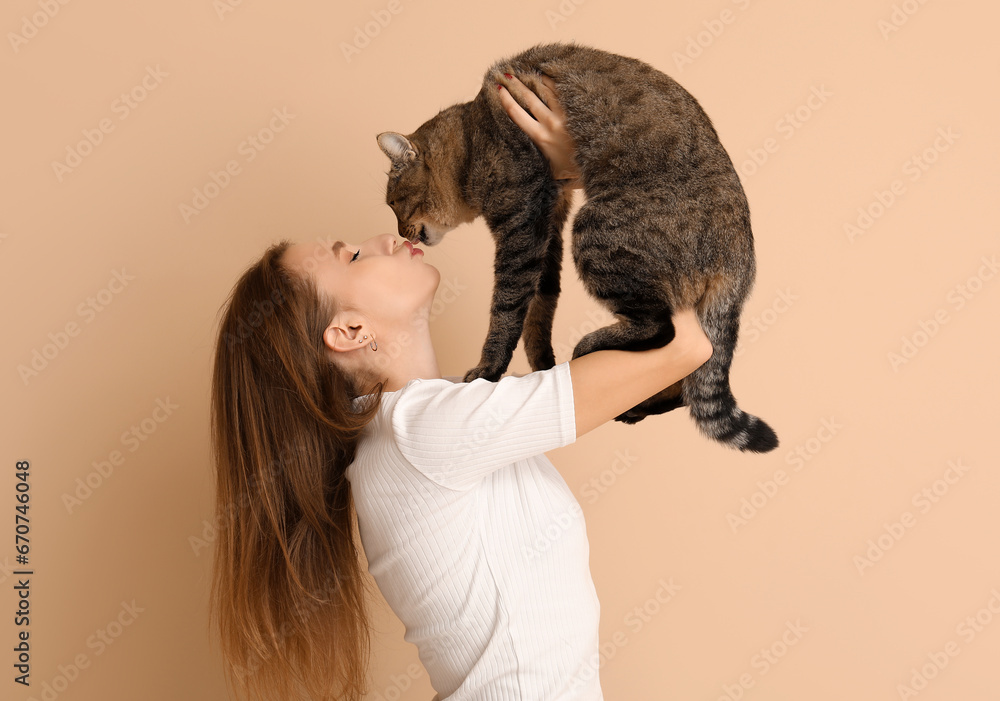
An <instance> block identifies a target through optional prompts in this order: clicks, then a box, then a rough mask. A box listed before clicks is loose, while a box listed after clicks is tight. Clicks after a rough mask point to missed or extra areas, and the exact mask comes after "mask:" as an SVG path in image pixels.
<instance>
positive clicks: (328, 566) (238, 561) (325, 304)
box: [211, 78, 712, 701]
mask: <svg viewBox="0 0 1000 701" xmlns="http://www.w3.org/2000/svg"><path fill="white" fill-rule="evenodd" d="M510 86H511V89H512V90H514V91H515V92H517V93H518V99H519V100H520V102H522V103H524V104H526V105H527V106H528V109H530V111H531V115H529V114H528V112H526V111H525V110H524V109H522V108H521V107H520V106H519V104H518V102H517V101H515V100H514V99H513V98H512V96H511V95H510V94H509V93H508V92H507V90H506V89H504V90H502V91H501V99H502V100H503V103H504V105H505V108H506V109H507V112H508V114H509V115H510V116H511V118H512V119H513V120H514V121H515V122H516V123H517V124H518V125H519V126H520V127H521V128H522V129H523V130H524V131H525V132H526V133H528V135H529V136H531V138H532V139H533V140H534V141H535V143H536V144H537V145H538V146H539V148H540V149H541V150H542V152H543V153H544V154H545V155H546V157H547V158H548V160H549V163H550V166H551V167H552V171H553V175H554V176H555V177H556V178H557V179H564V180H567V184H568V186H573V185H574V184H575V181H574V178H575V175H576V173H575V169H574V167H573V160H572V154H573V144H572V142H571V141H570V140H569V138H568V135H567V134H566V132H565V129H564V128H563V124H564V121H563V115H562V112H561V109H560V108H559V104H558V101H557V100H556V98H555V94H554V92H553V90H554V85H553V84H552V83H551V81H546V83H545V85H544V86H542V87H539V93H540V95H541V97H542V98H544V100H545V102H543V101H542V99H540V98H539V96H537V95H535V93H533V92H532V91H530V90H528V89H527V87H526V86H525V85H524V84H523V83H521V82H520V81H518V80H517V79H516V78H514V79H511V80H510ZM546 102H547V104H545V103H546ZM532 115H533V116H532ZM439 279H440V274H439V273H438V271H437V270H436V269H435V268H434V267H433V266H431V265H429V264H428V263H426V262H425V261H424V258H423V252H422V251H420V250H419V249H417V248H414V247H413V246H412V245H411V244H410V243H409V242H406V241H403V242H399V241H398V240H397V239H396V237H394V236H393V235H390V234H386V235H382V236H376V237H374V238H370V239H368V240H367V241H364V242H363V243H361V244H360V245H351V244H349V243H344V242H342V241H337V242H335V243H333V244H332V245H328V243H318V242H312V241H307V242H300V243H295V244H294V245H293V244H291V243H290V242H289V241H281V242H280V243H278V244H275V245H273V246H271V247H270V248H268V249H267V251H266V252H265V253H264V255H263V257H262V258H261V259H260V261H259V262H257V263H256V264H254V265H253V266H251V267H250V268H249V269H248V270H247V271H246V272H245V273H244V274H243V275H242V277H241V278H240V279H239V281H238V282H237V284H236V286H235V287H234V289H233V291H232V293H231V295H230V298H229V299H228V300H227V304H226V306H225V310H224V316H223V319H222V322H221V325H220V329H219V339H218V343H217V346H216V355H215V361H214V376H213V382H212V406H211V410H212V447H213V459H214V462H215V467H216V479H217V507H216V508H217V521H216V527H217V533H218V538H217V547H216V551H215V561H214V563H213V564H214V571H213V582H212V600H211V613H212V615H213V619H212V620H213V621H215V622H216V623H217V624H218V627H219V634H220V639H221V642H222V651H223V654H224V656H225V660H226V673H227V679H228V680H229V681H230V683H232V684H233V686H234V688H236V689H237V690H238V692H239V693H240V695H241V696H249V697H250V698H280V699H291V698H299V697H301V694H302V693H306V694H308V696H309V698H312V699H327V698H342V699H350V700H351V701H358V700H360V699H361V698H362V697H363V693H364V691H365V685H366V672H367V663H368V653H369V642H370V637H369V636H370V628H369V619H368V611H369V608H368V604H369V601H368V599H367V597H368V595H370V594H371V592H370V591H368V590H367V589H366V581H367V580H366V576H365V573H364V571H363V565H362V563H361V560H360V553H359V552H358V551H357V549H356V547H355V539H354V527H353V520H352V519H353V518H354V517H355V515H356V518H357V523H358V531H359V536H360V540H361V544H362V547H363V549H364V553H365V555H366V558H367V561H368V571H369V572H370V573H371V575H372V577H373V578H374V580H375V582H376V584H377V585H378V588H379V590H380V591H381V593H382V595H383V596H384V597H385V599H386V601H387V602H388V603H389V605H390V606H391V607H392V610H393V611H394V612H395V613H396V615H397V616H399V618H400V620H401V621H402V622H403V623H404V625H405V626H406V634H405V639H406V640H407V641H409V642H412V643H414V644H415V645H416V646H417V649H418V652H419V656H420V660H421V662H422V663H423V665H424V667H425V668H426V670H427V672H428V674H429V675H430V682H431V684H432V686H433V687H434V688H435V689H436V690H437V692H438V696H436V697H435V698H441V699H449V700H451V701H473V700H474V701H486V700H490V701H513V700H515V699H518V700H528V699H531V700H538V701H553V700H555V699H559V700H560V701H570V700H571V699H572V700H587V701H594V700H597V699H602V698H603V696H602V693H601V686H600V682H599V677H598V669H597V667H598V665H599V658H598V621H599V612H600V605H599V602H598V599H597V595H596V591H595V588H594V583H593V580H592V578H591V574H590V568H589V545H588V540H587V535H586V528H585V524H584V520H583V516H582V513H581V509H580V506H579V503H578V502H577V501H576V499H575V498H574V496H573V493H572V492H571V491H570V489H569V487H568V486H567V484H566V482H565V481H564V480H563V478H562V477H561V476H560V473H559V472H558V471H557V470H556V469H555V468H554V467H553V465H552V463H551V462H549V461H548V459H547V458H546V457H545V456H544V451H546V450H550V449H553V448H557V447H560V446H564V445H567V444H568V443H572V442H573V441H575V440H576V439H577V438H579V437H580V436H582V435H583V434H585V433H587V432H588V431H590V430H592V429H594V428H596V427H597V426H599V425H601V424H602V423H604V422H606V421H608V420H610V419H612V418H614V417H615V416H617V415H618V414H620V413H621V412H623V411H625V410H626V409H628V408H630V407H632V406H634V405H635V404H638V403H639V402H640V401H642V400H643V399H646V398H647V397H650V396H652V395H653V394H656V393H657V392H658V391H660V390H661V389H663V388H664V387H667V386H668V385H670V384H673V383H674V382H676V381H678V380H680V379H681V378H683V377H685V376H686V375H688V374H689V373H691V372H692V371H694V370H695V369H696V368H697V367H699V366H700V365H701V364H702V363H704V362H705V361H706V360H707V359H708V358H709V357H710V356H711V354H712V347H711V344H710V342H709V340H708V338H707V337H706V336H705V334H704V333H703V332H702V330H701V327H700V325H699V323H698V320H697V317H696V316H695V314H694V312H693V310H682V311H678V312H677V313H676V314H675V315H674V317H673V320H674V324H675V326H676V337H675V338H674V340H673V341H671V342H670V343H669V344H667V345H666V346H664V347H662V348H658V349H654V350H647V351H637V352H630V351H618V350H607V351H598V352H595V353H591V354H589V355H585V356H583V357H580V358H577V359H575V360H572V361H567V362H563V363H561V364H559V365H556V366H555V367H553V368H550V369H549V370H544V371H539V372H532V373H529V374H527V375H524V376H522V377H515V376H508V377H505V378H503V379H501V380H500V381H499V382H488V381H486V380H482V379H479V380H476V381H474V382H470V383H461V382H458V383H456V382H452V381H450V380H449V379H445V378H442V377H441V373H440V370H439V368H438V364H437V359H436V357H435V353H434V347H433V345H432V343H431V334H430V332H429V329H428V324H427V322H428V317H429V310H430V306H431V302H432V300H433V298H434V293H435V290H436V289H437V285H438V281H439ZM397 676H398V675H397ZM408 684H409V677H407V685H408ZM381 691H382V695H381V696H378V697H377V698H383V697H385V698H398V694H399V692H401V691H402V689H397V690H396V692H397V693H396V694H391V693H390V690H381Z"/></svg>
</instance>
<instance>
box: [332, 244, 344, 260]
mask: <svg viewBox="0 0 1000 701" xmlns="http://www.w3.org/2000/svg"><path fill="white" fill-rule="evenodd" d="M345 245H346V244H345V243H344V242H343V241H336V242H334V244H333V255H335V256H339V255H340V249H341V248H343V247H344V246H345Z"/></svg>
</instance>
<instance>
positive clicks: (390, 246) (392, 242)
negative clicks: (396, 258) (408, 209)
mask: <svg viewBox="0 0 1000 701" xmlns="http://www.w3.org/2000/svg"><path fill="white" fill-rule="evenodd" d="M376 238H378V239H379V244H380V245H379V249H380V250H382V251H383V252H385V253H387V254H390V253H392V252H393V251H395V250H396V235H395V234H382V235H380V236H378V237H376Z"/></svg>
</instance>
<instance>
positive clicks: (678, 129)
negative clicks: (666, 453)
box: [378, 43, 778, 452]
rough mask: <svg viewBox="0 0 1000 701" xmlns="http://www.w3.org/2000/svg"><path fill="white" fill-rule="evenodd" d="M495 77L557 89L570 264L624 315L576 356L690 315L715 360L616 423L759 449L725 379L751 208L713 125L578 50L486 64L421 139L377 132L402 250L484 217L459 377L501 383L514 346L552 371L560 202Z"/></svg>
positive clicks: (601, 56) (665, 89) (664, 81)
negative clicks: (476, 343)
mask: <svg viewBox="0 0 1000 701" xmlns="http://www.w3.org/2000/svg"><path fill="white" fill-rule="evenodd" d="M504 72H508V73H513V74H516V75H518V76H519V77H520V78H521V79H522V80H523V81H524V82H526V83H528V84H529V86H530V87H532V88H535V89H536V92H537V84H533V83H534V81H533V79H532V77H531V74H532V73H544V74H547V75H549V76H551V77H552V78H553V79H554V81H555V84H556V92H557V95H558V99H559V102H560V104H561V105H562V106H563V108H564V109H565V112H566V130H567V131H568V132H569V134H570V135H571V136H572V137H573V138H574V140H575V141H576V144H577V151H576V154H575V158H576V162H577V164H578V166H579V169H580V175H581V180H582V183H583V189H584V194H585V196H586V202H585V203H584V204H583V205H582V206H581V207H580V209H579V211H578V213H577V215H576V217H575V218H574V220H573V225H572V253H573V260H574V262H575V264H576V268H577V271H578V273H579V275H580V278H581V280H582V282H583V284H584V286H585V287H586V289H587V290H588V291H589V292H590V293H591V294H592V295H593V296H594V297H596V298H597V299H598V300H600V301H601V302H602V303H603V304H604V305H605V306H607V307H608V309H610V311H611V312H613V313H614V314H615V315H616V317H617V318H618V320H619V321H618V322H616V323H615V324H612V325H611V326H608V327H605V328H602V329H598V330H597V331H594V332H593V333H590V334H588V335H587V336H585V337H584V338H583V339H582V340H581V341H580V342H579V344H578V345H577V347H576V348H575V349H574V353H573V357H578V356H580V355H583V354H585V353H590V352H592V351H595V350H599V349H604V348H624V349H631V350H641V349H645V348H654V347H658V346H662V345H664V344H666V343H668V342H669V341H670V340H671V339H672V338H673V336H674V328H673V325H672V323H671V321H670V316H671V314H672V312H673V311H674V310H679V309H687V308H691V307H693V308H695V310H696V311H697V314H698V317H699V319H700V322H701V325H702V327H703V328H704V329H705V332H706V334H707V335H708V336H709V338H710V339H711V341H712V346H713V348H714V352H713V355H712V357H711V359H710V360H709V361H708V362H706V363H705V364H704V365H702V366H701V367H700V368H698V370H696V371H695V372H694V373H692V374H691V375H689V376H688V377H686V378H684V380H682V381H681V382H679V383H677V384H675V385H673V386H671V387H669V388H667V389H665V390H664V391H663V392H661V393H660V394H658V395H656V396H655V397H652V398H650V399H649V400H647V401H645V402H643V403H642V404H640V405H638V406H637V407H634V408H633V409H632V410H630V411H629V412H626V413H625V414H623V415H621V416H619V417H618V419H619V420H622V421H626V422H635V421H638V420H640V419H642V418H644V417H645V416H647V415H649V414H655V413H662V412H665V411H669V410H671V409H675V408H677V407H680V406H685V405H686V406H688V407H689V409H690V412H691V416H692V417H693V418H694V420H695V422H696V423H697V425H698V427H699V429H700V430H701V431H702V432H703V433H704V434H705V435H707V436H709V437H711V438H714V439H716V440H718V441H720V442H722V443H724V444H726V445H729V446H731V447H734V448H738V449H740V450H747V451H755V452H766V451H769V450H773V449H774V448H775V447H777V445H778V440H777V437H776V435H775V434H774V431H773V430H772V429H771V428H770V427H769V426H768V425H767V424H766V423H764V422H763V421H761V420H760V419H759V418H757V417H756V416H753V415H750V414H747V413H745V412H743V411H741V410H740V409H739V407H738V406H737V405H736V401H735V399H734V398H733V395H732V393H731V391H730V388H729V369H730V365H731V363H732V358H733V350H734V349H735V346H736V340H737V334H738V331H739V322H740V314H741V312H742V308H743V304H744V301H745V300H746V298H747V296H748V295H749V294H750V291H751V289H752V287H753V283H754V276H755V272H756V269H755V257H754V245H753V235H752V233H751V230H750V211H749V207H748V205H747V200H746V196H745V195H744V192H743V188H742V186H741V184H740V180H739V177H738V175H737V173H736V171H735V169H734V168H733V164H732V161H731V160H730V158H729V156H728V154H727V153H726V151H725V149H724V148H723V147H722V145H721V143H720V142H719V138H718V135H717V134H716V131H715V128H714V127H713V125H712V123H711V121H710V120H709V118H708V116H707V115H706V114H705V112H704V111H703V110H702V108H701V106H700V105H699V104H698V102H697V101H696V100H695V99H694V97H692V96H691V95H690V94H689V93H688V92H687V91H686V90H684V88H682V87H681V86H680V85H679V84H677V83H676V82H675V81H674V80H673V79H672V78H670V77H668V76H667V75H665V74H663V73H661V72H660V71H658V70H656V69H654V68H653V67H651V66H649V65H648V64H646V63H643V62H642V61H639V60H637V59H633V58H628V57H625V56H619V55H616V54H612V53H608V52H606V51H602V50H600V49H595V48H590V47H586V46H581V45H578V44H563V43H555V44H542V45H537V46H534V47H532V48H530V49H528V50H527V51H524V52H522V53H519V54H517V55H515V56H513V57H510V58H507V59H503V60H500V61H498V62H497V63H495V64H494V65H493V66H492V67H491V68H490V69H489V70H488V71H487V72H486V75H485V77H484V80H483V87H482V89H481V90H480V91H479V93H478V94H477V95H476V97H475V99H473V100H472V101H471V102H467V103H463V104H458V105H454V106H452V107H449V108H447V109H444V110H442V111H441V112H440V113H438V114H437V115H436V116H435V117H433V118H432V119H430V120H428V121H427V122H425V123H424V124H422V125H421V126H420V127H419V128H418V129H417V130H416V131H415V132H413V133H412V134H409V135H406V136H404V135H402V134H398V133H395V132H384V133H382V134H379V136H378V142H379V145H380V146H381V148H382V150H383V151H384V152H385V153H386V155H388V156H389V157H390V159H391V162H392V165H391V169H390V172H389V182H388V187H387V191H386V201H387V203H388V204H389V205H390V206H391V207H392V208H393V211H394V212H395V214H396V217H397V219H398V222H399V233H400V234H401V235H402V236H404V237H406V238H408V239H410V240H411V241H414V242H416V241H423V242H426V243H428V244H431V245H433V244H436V243H438V242H439V241H440V239H441V237H442V236H443V235H444V233H446V232H447V231H448V230H450V229H452V228H454V227H456V226H458V225H459V224H461V223H464V222H469V221H472V220H473V219H474V218H475V217H477V216H480V215H481V216H483V217H484V218H485V220H486V223H487V225H488V226H489V229H490V231H491V232H492V234H493V237H494V239H495V241H496V245H497V249H496V256H495V263H494V273H495V281H494V291H493V301H492V308H491V314H490V327H489V332H488V335H487V339H486V343H485V345H484V347H483V352H482V357H481V359H480V362H479V365H478V366H476V367H475V368H473V369H472V370H470V371H469V372H468V373H467V375H466V377H465V379H466V380H467V381H468V380H471V379H474V378H477V377H485V378H488V379H491V380H496V379H498V378H499V377H500V376H501V375H502V374H503V372H504V371H505V370H506V368H507V365H508V364H509V362H510V359H511V356H512V353H513V351H514V348H515V347H516V345H517V341H518V338H519V337H520V336H521V334H522V329H523V334H524V340H525V350H526V352H527V355H528V360H529V362H530V363H531V366H532V368H533V369H535V370H539V369H544V368H548V367H551V366H552V365H553V364H554V362H555V359H554V357H553V353H552V344H551V329H552V319H553V315H554V312H555V307H556V301H557V298H558V296H559V276H560V266H561V262H562V230H563V225H564V223H565V221H566V218H567V215H568V211H569V208H570V191H569V190H567V189H565V188H563V187H561V186H560V184H558V183H557V182H556V181H554V180H553V178H552V175H551V171H550V169H549V164H548V162H547V161H546V160H545V159H544V157H543V156H542V155H541V153H540V152H539V150H538V149H537V147H536V146H535V145H534V143H533V142H532V141H531V139H530V138H529V137H528V136H527V134H525V133H524V132H523V131H522V130H521V129H520V128H519V127H518V126H517V125H516V124H514V122H513V121H512V120H511V119H510V117H509V116H508V115H507V114H506V112H505V111H504V109H503V106H502V105H501V103H500V99H499V96H498V94H497V88H496V85H497V83H505V82H507V81H506V79H505V78H504V76H503V74H504Z"/></svg>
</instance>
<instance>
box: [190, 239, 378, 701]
mask: <svg viewBox="0 0 1000 701" xmlns="http://www.w3.org/2000/svg"><path fill="white" fill-rule="evenodd" d="M290 243H291V242H290V241H287V240H282V241H280V242H278V243H276V244H274V245H272V246H271V247H269V248H268V249H267V250H266V251H265V253H264V255H263V256H262V257H261V258H260V260H259V261H257V262H256V263H254V264H253V265H251V266H250V267H249V268H248V269H247V270H246V271H245V272H244V273H243V274H242V276H241V277H240V278H239V280H238V281H237V283H236V285H235V287H234V288H233V290H232V292H231V294H230V296H229V298H228V299H227V300H226V302H225V304H224V305H223V316H222V321H221V323H220V326H219V335H218V339H217V343H216V350H215V359H214V369H213V377H212V397H211V433H212V458H213V461H214V467H215V478H216V499H215V505H216V533H217V540H216V548H215V554H214V562H213V572H212V591H211V601H210V606H209V615H210V625H211V623H213V622H214V623H215V624H216V625H217V626H218V634H219V640H220V641H221V647H222V654H223V658H224V660H225V673H226V680H227V683H228V684H229V685H230V688H231V689H233V690H234V691H235V692H236V693H237V694H238V698H241V699H242V698H247V699H272V698H273V699H282V701H286V700H287V699H293V698H301V697H302V694H303V693H305V694H306V695H307V698H309V699H317V700H318V699H346V700H348V701H360V699H361V698H362V697H363V695H364V692H365V686H366V678H367V669H368V657H369V651H370V647H369V646H370V624H369V619H368V600H367V596H368V595H369V594H370V593H371V592H370V589H369V580H368V579H367V576H368V575H367V572H366V571H365V569H364V567H363V564H362V562H361V559H360V553H359V548H358V547H357V546H356V544H355V526H354V523H355V522H354V518H355V513H354V504H353V501H352V499H351V491H350V483H349V482H348V481H347V478H346V476H345V470H346V468H347V466H348V465H349V464H350V463H351V461H352V460H353V458H354V452H355V448H356V446H357V442H358V440H359V439H360V436H361V432H362V430H363V429H364V427H365V425H366V424H367V423H368V421H370V420H371V419H372V417H373V416H374V413H375V411H376V410H377V408H378V402H379V400H380V398H381V394H382V390H383V385H382V384H381V383H378V384H375V385H374V387H373V388H372V390H371V393H370V397H369V398H368V399H366V400H365V401H362V402H358V404H360V405H361V406H358V407H356V406H353V405H352V398H353V397H356V396H359V395H362V394H365V393H366V392H367V390H368V389H369V388H359V387H357V386H356V385H355V380H354V379H352V378H350V377H348V376H347V375H346V374H345V373H344V372H342V371H341V370H339V369H338V368H337V366H336V365H334V363H333V362H332V361H331V360H330V358H329V356H328V351H327V350H326V347H325V346H324V344H323V339H322V336H323V331H324V330H325V329H326V328H327V326H328V324H329V322H330V320H331V319H332V318H333V315H334V312H335V309H336V307H335V302H334V301H333V300H331V299H329V298H328V297H327V296H326V295H325V294H323V293H322V292H321V291H320V290H319V289H318V288H317V287H316V285H315V283H314V282H313V280H312V278H311V276H310V275H302V274H298V273H296V272H295V271H293V270H290V269H288V268H287V267H284V266H283V265H282V254H283V253H284V252H285V250H286V249H287V248H288V246H289V245H290ZM359 389H364V390H365V391H364V392H359V391H358V390H359Z"/></svg>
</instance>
